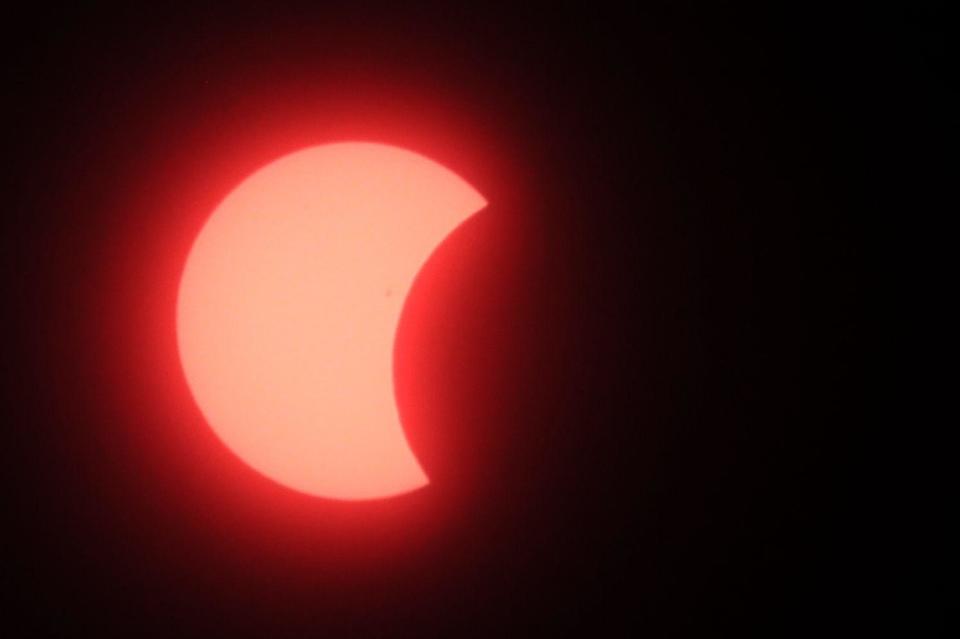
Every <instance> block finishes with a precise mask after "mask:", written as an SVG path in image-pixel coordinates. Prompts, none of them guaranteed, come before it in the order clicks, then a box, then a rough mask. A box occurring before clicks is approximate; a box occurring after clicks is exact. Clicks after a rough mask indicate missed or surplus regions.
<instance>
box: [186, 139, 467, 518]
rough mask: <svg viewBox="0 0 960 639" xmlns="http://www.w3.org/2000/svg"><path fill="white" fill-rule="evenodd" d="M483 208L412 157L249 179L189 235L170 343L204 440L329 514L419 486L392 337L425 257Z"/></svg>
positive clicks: (348, 145) (299, 164)
mask: <svg viewBox="0 0 960 639" xmlns="http://www.w3.org/2000/svg"><path fill="white" fill-rule="evenodd" d="M485 205H486V201H485V200H484V198H483V197H482V196H481V195H480V194H479V193H478V192H477V191H476V190H475V189H474V188H473V187H472V186H470V185H469V184H468V183H467V182H466V181H464V180H463V179H462V178H460V177H459V176H457V175H456V174H454V173H453V172H452V171H450V170H449V169H447V168H445V167H443V166H442V165H440V164H438V163H436V162H434V161H432V160H430V159H428V158H426V157H423V156H422V155H419V154H416V153H414V152H411V151H408V150H405V149H400V148H397V147H392V146H387V145H383V144H374V143H367V142H344V143H336V144H328V145H323V146H316V147H311V148H308V149H304V150H301V151H298V152H295V153H292V154H290V155H287V156H284V157H282V158H280V159H278V160H276V161H274V162H272V163H270V164H268V165H267V166H265V167H263V168H261V169H260V170H258V171H256V172H255V173H253V174H252V175H251V176H249V177H248V178H247V179H246V180H244V181H243V182H242V183H241V184H240V185H239V186H237V187H236V188H235V189H234V190H233V191H232V192H231V193H230V194H229V195H228V196H227V197H226V198H225V199H224V200H223V201H222V202H221V203H220V205H219V206H218V207H217V208H216V210H215V211H214V212H213V213H212V215H211V216H210V218H209V220H208V221H207V222H206V224H205V225H204V226H203V228H202V230H201V231H200V233H199V235H198V236H197V238H196V240H195V242H194V244H193V246H192V248H191V250H190V253H189V256H188V258H187V261H186V265H185V267H184V270H183V275H182V278H181V282H180V288H179V294H178V298H177V307H176V329H177V343H178V348H179V353H180V359H181V362H182V365H183V370H184V373H185V375H186V379H187V383H188V386H189V388H190V391H191V392H192V394H193V396H194V398H195V399H196V402H197V404H198V405H199V407H200V410H201V412H202V413H203V415H204V417H205V418H206V421H207V422H208V423H209V425H210V427H211V428H212V429H213V431H214V432H215V433H216V434H217V436H218V437H219V438H220V439H221V440H222V441H223V443H224V444H226V446H227V447H228V448H229V449H230V450H231V451H233V452H234V453H235V454H236V455H237V456H239V457H240V458H241V459H242V460H243V461H244V462H246V463H247V464H248V465H249V466H251V467H252V468H254V469H255V470H257V471H259V472H260V473H262V474H263V475H266V476H267V477H269V478H271V479H273V480H275V481H277V482H279V483H281V484H283V485H285V486H288V487H290V488H293V489H295V490H298V491H301V492H304V493H308V494H311V495H316V496H321V497H327V498H333V499H345V500H355V499H372V498H381V497H389V496H393V495H397V494H401V493H405V492H409V491H412V490H415V489H417V488H420V487H422V486H425V485H426V484H427V483H429V480H428V478H427V476H426V474H425V472H424V471H423V469H422V468H421V467H420V465H419V463H418V462H417V460H416V458H415V457H414V455H413V453H412V452H411V451H410V448H409V445H408V443H407V441H406V437H405V435H404V431H403V428H402V425H401V423H400V418H399V415H398V412H397V407H396V402H395V399H394V394H393V377H392V352H393V341H394V334H395V332H396V327H397V323H398V320H399V317H400V313H401V310H402V307H403V303H404V300H405V299H406V296H407V292H408V291H409V289H410V286H411V284H412V282H413V280H414V278H415V277H416V274H417V273H418V271H419V270H420V268H421V267H422V265H423V263H424V262H425V261H426V259H427V258H428V256H429V255H430V253H431V252H432V251H433V250H434V248H435V247H436V246H437V245H438V244H439V243H441V242H442V240H443V238H445V237H446V236H447V235H448V234H449V233H450V232H451V231H452V230H453V229H454V228H456V227H457V226H458V225H459V224H460V223H462V222H463V221H464V220H465V219H466V218H467V217H469V216H470V215H472V214H473V213H475V212H477V211H479V210H480V209H482V208H483V207H484V206H485Z"/></svg>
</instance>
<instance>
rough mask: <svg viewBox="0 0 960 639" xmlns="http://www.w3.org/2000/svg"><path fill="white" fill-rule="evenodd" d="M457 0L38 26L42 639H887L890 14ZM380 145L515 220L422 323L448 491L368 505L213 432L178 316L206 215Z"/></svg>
mask: <svg viewBox="0 0 960 639" xmlns="http://www.w3.org/2000/svg"><path fill="white" fill-rule="evenodd" d="M453 4H455V3H450V5H451V6H448V7H446V8H442V9H439V8H430V9H426V8H419V7H413V6H403V7H402V8H393V9H389V10H383V9H373V8H369V9H358V8H347V7H346V4H344V5H342V6H340V7H339V8H336V7H331V8H324V9H320V8H310V7H309V6H302V7H297V8H294V7H284V8H280V7H279V6H277V5H273V4H267V3H265V4H264V5H262V6H246V5H243V6H241V5H231V6H230V8H229V9H205V8H197V7H194V8H191V9H184V8H177V9H174V8H163V7H160V6H156V7H152V8H149V9H147V8H144V7H139V6H138V7H136V8H134V7H131V6H126V7H119V8H117V7H110V8H108V7H106V6H102V7H99V8H97V9H89V10H80V9H72V10H53V9H50V10H49V11H47V10H43V9H40V8H37V9H36V10H34V11H33V12H31V14H30V15H23V16H13V17H11V18H10V19H8V20H7V21H6V27H5V28H6V30H7V32H8V33H7V37H6V42H5V44H4V47H5V54H4V67H5V69H6V78H5V88H6V92H7V104H6V108H7V109H9V114H8V116H7V118H6V119H5V124H6V127H5V129H6V132H5V136H6V137H7V138H8V140H9V142H8V144H7V147H8V149H10V150H9V151H8V154H7V155H8V161H9V162H10V169H9V170H8V171H7V173H6V177H7V179H9V180H10V187H11V188H12V192H13V196H12V198H10V199H9V200H8V201H7V207H6V210H5V212H4V232H3V240H4V271H3V278H4V285H5V287H9V291H8V292H6V293H5V294H4V298H5V299H7V300H10V301H11V304H10V306H11V308H12V309H13V317H14V321H15V322H16V326H15V332H14V333H13V336H12V337H11V338H10V339H11V340H12V343H11V344H9V345H8V353H7V356H6V357H5V360H6V368H5V371H4V374H5V380H4V382H5V386H7V387H8V388H10V389H12V391H13V397H12V399H11V401H10V402H9V403H8V404H7V410H6V411H5V415H4V417H3V426H4V429H5V432H6V434H7V437H6V441H7V442H8V445H7V446H6V453H7V454H8V455H9V457H10V458H9V461H8V462H7V463H6V464H5V470H6V471H7V472H9V473H10V477H9V479H8V481H7V484H6V485H7V486H8V487H10V488H9V489H8V490H9V491H10V492H11V494H12V497H13V501H14V504H13V510H12V512H13V516H12V517H11V524H10V526H9V532H12V533H13V534H14V541H13V542H12V543H10V544H8V545H7V550H8V552H9V555H10V560H9V567H12V570H10V569H9V568H8V569H7V570H6V574H7V578H6V580H7V582H8V583H9V584H10V585H12V586H13V590H14V591H15V593H16V594H15V596H14V598H13V599H12V600H10V603H11V607H12V609H13V610H14V614H13V616H12V617H11V619H12V621H10V622H5V624H8V623H9V624H10V625H9V627H11V628H17V630H16V631H15V632H14V633H13V634H12V635H10V636H35V635H36V636H54V635H55V636H74V635H76V634H77V633H79V632H80V631H82V630H83V631H93V632H100V633H106V634H117V635H120V634H122V635H123V636H141V635H149V636H191V635H194V634H198V635H200V634H207V635H209V634H213V635H215V636H256V637H285V636H384V637H390V636H402V637H407V636H409V637H421V636H482V637H490V636H517V637H521V636H533V633H534V631H535V630H539V631H541V632H546V633H547V634H546V635H545V636H685V635H689V634H706V635H718V634H720V635H727V634H731V635H732V634H734V633H742V632H765V633H770V636H778V635H780V634H783V633H786V632H789V631H796V630H800V631H804V630H814V629H828V630H824V632H827V633H829V632H832V631H834V630H837V629H839V628H845V629H849V628H852V627H856V624H857V623H859V622H858V621H857V612H856V611H857V610H859V605H858V601H857V599H858V593H859V585H858V584H857V575H858V574H859V569H858V567H857V557H858V554H859V552H860V546H859V544H858V543H857V542H856V540H854V539H852V538H851V537H850V535H849V533H848V532H847V528H846V526H845V522H846V520H847V519H849V518H850V516H851V515H850V502H849V501H848V499H847V497H848V496H847V494H846V492H845V489H844V482H843V481H842V476H843V475H844V468H845V467H846V466H847V465H849V464H850V459H851V458H850V456H849V455H850V453H849V451H848V449H847V447H846V443H847V440H848V438H849V436H850V434H851V433H853V432H854V430H855V428H856V426H857V425H858V422H859V419H860V418H859V405H860V392H861V382H860V381H859V380H860V372H859V370H858V361H859V356H858V353H857V349H856V348H855V343H856V342H857V339H858V335H859V334H860V330H861V328H862V325H861V323H860V320H859V319H858V318H857V317H856V314H855V311H856V309H857V308H858V305H859V303H860V296H861V282H860V279H859V278H858V276H857V272H858V270H859V263H860V261H861V259H862V256H861V247H860V243H861V236H862V235H863V233H864V231H863V227H862V225H861V224H862V218H861V215H860V213H861V210H860V208H861V206H862V205H861V203H860V202H859V200H858V199H857V198H856V197H855V196H854V185H855V184H856V182H857V180H858V179H859V175H858V174H857V167H859V166H860V162H859V158H858V154H859V153H860V152H862V146H861V137H860V136H861V134H862V129H863V122H864V112H863V105H862V100H860V99H859V98H860V97H861V95H862V92H863V91H864V84H865V83H866V78H867V77H868V76H869V75H870V74H871V73H872V72H873V70H872V69H871V68H870V64H871V62H870V61H871V60H872V54H871V51H872V49H871V47H873V46H875V44H874V43H873V42H872V39H871V34H870V32H869V28H868V27H866V26H863V25H861V24H859V23H858V22H857V21H855V20H849V19H846V17H841V16H838V15H835V14H823V15H812V14H810V13H791V14H776V15H774V14H771V13H756V12H754V11H749V12H746V11H735V10H731V9H728V8H725V9H723V10H720V9H717V10H715V11H711V12H708V13H697V14H694V13H686V12H682V11H678V10H673V11H640V10H637V11H635V12H627V11H621V12H617V13H614V12H609V11H608V12H604V11H599V10H596V11H582V12H577V13H574V12H567V11H564V10H561V9H560V8H558V7H555V8H553V9H552V10H550V11H548V12H541V11H539V10H533V9H511V10H497V11H494V10H492V9H467V8H463V9H458V8H454V7H453ZM358 114H359V115H358ZM285 123H289V124H285ZM408 123H409V127H410V131H408V130H407V129H405V127H407V126H408ZM427 130H429V132H428V133H424V132H423V131H427ZM356 134H360V135H369V136H374V137H377V136H379V137H378V138H377V139H382V140H383V141H387V142H392V143H397V144H401V145H408V146H410V147H411V148H415V149H417V150H421V151H422V152H424V153H427V154H428V155H430V156H431V157H434V158H436V159H438V160H440V161H443V162H444V163H446V164H447V165H448V166H451V167H452V168H454V169H455V170H458V172H460V173H461V174H462V175H464V176H465V177H466V178H467V179H468V180H469V181H471V182H473V183H474V184H475V185H477V187H478V189H479V190H480V191H481V192H482V193H484V195H486V197H487V199H488V200H489V201H490V202H491V205H490V207H489V209H488V210H487V211H485V212H484V213H482V214H480V215H478V216H477V217H475V218H474V219H472V220H471V221H469V222H468V223H466V224H465V225H464V226H463V227H462V228H460V229H458V230H457V231H456V232H455V233H454V234H453V235H452V236H451V237H450V238H449V239H448V240H447V241H446V242H445V243H444V244H443V245H442V246H441V247H440V248H439V249H438V251H437V253H435V254H434V256H433V257H432V258H431V260H430V262H429V263H428V265H427V266H426V268H425V270H424V273H423V276H422V277H421V279H420V281H419V282H418V284H417V287H416V288H415V289H414V291H413V292H412V293H411V296H410V298H409V300H408V304H407V310H406V311H405V315H404V319H403V321H402V322H401V327H400V331H399V333H398V339H397V353H396V355H397V357H396V371H397V382H398V399H399V401H400V407H401V411H402V412H403V413H404V418H405V424H406V425H407V427H408V430H409V436H410V438H411V441H412V444H413V446H414V449H415V451H416V452H417V454H418V457H419V458H420V459H421V460H422V462H423V463H424V465H425V466H426V468H427V470H428V473H429V474H430V476H431V478H432V479H433V485H432V486H431V487H430V488H429V489H427V490H426V491H423V494H417V495H413V496H409V497H406V498H401V499H399V500H395V502H391V503H379V504H377V503H374V504H367V505H356V506H351V507H345V506H343V505H342V504H332V503H327V502H324V501H323V500H316V499H311V498H307V497H304V496H301V495H297V494H293V493H291V492H290V491H286V490H284V489H282V488H280V487H277V486H274V485H272V484H270V482H267V481H264V480H263V479H262V478H260V477H258V476H256V475H255V474H254V473H252V472H250V471H249V470H247V469H246V468H245V467H244V466H243V465H242V464H239V463H238V462H236V461H235V460H234V459H233V458H232V457H230V455H229V454H228V453H227V452H225V451H224V450H223V449H222V447H220V446H219V445H218V444H217V442H216V441H215V440H214V439H213V437H212V435H211V434H210V433H209V432H208V431H207V429H206V428H205V427H204V426H203V422H202V419H201V418H200V417H199V414H198V413H197V411H196V408H195V407H194V405H193V404H192V401H191V399H190V397H189V393H188V391H187V388H186V385H185V383H184V382H183V380H182V378H181V376H180V375H179V370H178V368H177V364H176V359H175V358H176V355H175V349H174V346H173V345H174V341H173V336H172V333H171V330H170V329H171V327H172V308H173V306H172V304H173V299H174V298H173V294H174V288H173V286H172V284H173V283H174V282H175V276H176V273H177V268H179V265H182V261H183V259H184V258H185V256H186V251H187V249H188V247H189V239H190V238H192V236H193V234H194V233H195V232H196V230H197V229H198V228H199V224H200V223H202V218H203V215H204V214H205V212H209V211H210V210H211V209H212V207H213V206H214V205H215V204H216V202H217V201H218V199H219V198H220V197H222V196H223V195H224V194H225V193H226V192H228V191H229V189H230V188H231V187H232V186H233V185H235V184H236V183H237V182H239V181H240V180H241V179H242V178H243V177H244V176H245V175H247V174H249V172H250V171H252V170H253V169H255V168H257V167H258V166H260V165H261V164H263V163H264V162H267V161H269V160H271V159H273V158H275V157H277V156H279V155H282V154H283V153H286V152H289V151H291V150H294V149H296V148H300V147H302V146H307V145H309V144H319V143H323V142H325V141H329V140H330V139H336V138H338V137H342V136H348V137H349V136H352V135H356ZM381 134H382V135H381ZM224 158H230V159H229V160H225V159H224ZM210 167H214V168H210Z"/></svg>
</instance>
